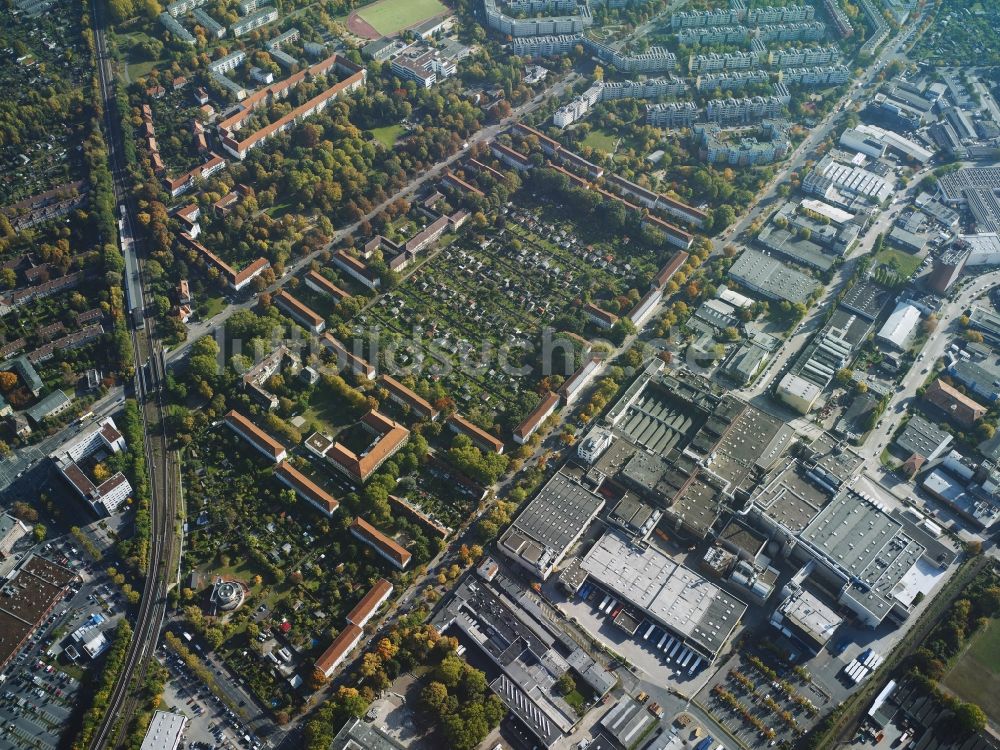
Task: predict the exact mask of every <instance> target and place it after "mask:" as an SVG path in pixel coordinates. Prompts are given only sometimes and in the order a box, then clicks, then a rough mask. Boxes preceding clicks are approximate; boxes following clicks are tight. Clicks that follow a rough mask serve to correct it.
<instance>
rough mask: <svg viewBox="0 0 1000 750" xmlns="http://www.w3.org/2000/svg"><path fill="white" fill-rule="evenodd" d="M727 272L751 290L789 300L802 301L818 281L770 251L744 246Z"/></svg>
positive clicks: (807, 296)
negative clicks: (772, 255)
mask: <svg viewBox="0 0 1000 750" xmlns="http://www.w3.org/2000/svg"><path fill="white" fill-rule="evenodd" d="M729 275H730V277H732V278H733V279H735V280H736V281H738V282H740V283H741V284H745V285H746V286H748V287H750V288H751V289H753V290H756V291H760V292H761V293H763V294H765V295H767V296H770V297H775V298H777V299H784V300H788V301H789V302H793V303H794V302H805V301H806V300H807V299H809V295H810V294H812V293H813V292H814V291H815V290H816V289H817V288H818V287H819V284H818V282H816V281H815V280H814V279H812V278H811V277H809V276H806V275H805V274H804V273H800V272H799V271H796V270H794V269H792V268H789V267H788V266H786V265H785V264H784V263H782V262H781V261H779V260H777V259H775V258H772V257H771V256H769V255H765V254H764V253H761V252H758V251H756V250H752V249H750V248H747V249H746V250H744V251H743V254H742V255H741V256H740V257H739V258H738V259H737V260H736V262H735V263H734V264H733V265H732V267H731V268H730V269H729Z"/></svg>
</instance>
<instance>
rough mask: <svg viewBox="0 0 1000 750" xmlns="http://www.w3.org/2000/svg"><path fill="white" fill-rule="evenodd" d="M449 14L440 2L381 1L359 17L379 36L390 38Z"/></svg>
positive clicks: (362, 10) (432, 0)
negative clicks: (435, 17) (404, 30)
mask: <svg viewBox="0 0 1000 750" xmlns="http://www.w3.org/2000/svg"><path fill="white" fill-rule="evenodd" d="M447 12H448V9H447V8H446V7H445V6H444V5H442V4H441V3H440V2H438V0H379V2H377V3H373V4H372V5H369V6H368V7H366V8H362V9H361V10H359V11H358V15H359V16H361V18H362V19H364V20H365V21H366V22H367V23H369V24H371V26H372V28H374V29H375V30H376V31H377V32H378V33H379V34H383V35H386V36H388V35H390V34H395V33H396V32H397V31H401V30H402V29H408V28H410V27H411V26H415V25H416V24H418V23H420V22H421V21H425V20H427V19H428V18H431V17H432V16H436V15H439V14H441V13H447Z"/></svg>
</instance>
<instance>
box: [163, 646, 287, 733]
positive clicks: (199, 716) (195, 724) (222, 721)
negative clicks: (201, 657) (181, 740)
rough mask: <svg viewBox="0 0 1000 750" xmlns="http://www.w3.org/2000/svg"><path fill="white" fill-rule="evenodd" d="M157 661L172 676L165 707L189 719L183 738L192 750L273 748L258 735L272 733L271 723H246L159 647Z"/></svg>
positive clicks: (181, 664) (180, 663)
mask: <svg viewBox="0 0 1000 750" xmlns="http://www.w3.org/2000/svg"><path fill="white" fill-rule="evenodd" d="M157 658H158V659H159V660H160V662H161V663H163V664H164V666H166V668H167V670H168V671H169V672H170V677H171V679H170V681H169V682H168V683H167V686H166V688H165V690H164V693H163V702H164V705H166V706H170V707H171V708H170V709H169V710H171V711H176V712H177V713H182V714H184V715H185V716H187V717H188V719H189V722H188V726H187V729H186V730H185V732H184V736H185V737H186V739H187V741H188V742H189V743H191V745H190V746H191V747H194V748H196V750H197V748H198V747H199V746H200V745H199V744H198V743H204V744H205V745H207V746H208V747H221V748H231V749H232V750H236V748H243V749H244V750H261V748H265V747H270V746H272V744H273V743H272V742H270V741H269V740H268V738H267V737H259V736H258V735H257V734H256V732H266V733H270V732H271V731H272V729H273V727H272V726H271V724H270V722H267V721H252V722H249V723H248V722H244V721H243V720H242V719H241V718H240V717H239V716H238V715H237V714H236V713H235V712H234V711H232V710H230V709H228V708H226V706H225V705H224V704H223V703H222V701H221V700H220V699H219V698H218V697H217V696H215V695H214V694H213V693H212V692H211V691H210V690H209V689H208V687H206V686H205V684H204V683H202V682H201V681H200V680H199V679H198V678H197V677H195V676H194V674H192V672H191V670H189V669H188V668H187V666H185V664H184V662H183V661H181V659H180V657H178V656H177V655H176V654H174V653H172V652H170V651H168V650H166V649H163V648H160V649H159V650H158V651H157Z"/></svg>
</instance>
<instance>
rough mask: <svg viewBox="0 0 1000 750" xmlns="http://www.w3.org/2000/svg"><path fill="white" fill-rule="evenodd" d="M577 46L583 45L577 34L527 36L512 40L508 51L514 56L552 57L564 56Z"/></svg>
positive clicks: (581, 38) (580, 37)
mask: <svg viewBox="0 0 1000 750" xmlns="http://www.w3.org/2000/svg"><path fill="white" fill-rule="evenodd" d="M578 44H579V45H581V46H582V45H583V37H582V36H581V35H579V34H559V35H554V36H553V35H546V36H529V37H519V38H516V39H514V40H512V41H511V43H510V49H511V52H513V53H514V54H515V55H526V56H531V57H554V56H555V55H565V54H566V53H567V52H570V51H571V50H572V49H573V48H574V47H575V46H576V45H578Z"/></svg>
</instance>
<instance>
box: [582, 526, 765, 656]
mask: <svg viewBox="0 0 1000 750" xmlns="http://www.w3.org/2000/svg"><path fill="white" fill-rule="evenodd" d="M580 569H581V570H582V571H583V572H585V573H586V574H587V577H586V578H584V579H582V582H583V583H587V582H590V583H596V584H598V585H600V586H601V587H602V588H603V589H605V590H607V591H608V592H610V593H611V594H612V596H616V597H618V598H619V599H620V600H621V601H622V602H625V603H626V604H628V605H629V606H631V607H632V608H633V609H634V610H635V612H634V614H637V615H639V614H641V615H643V616H645V617H646V619H647V620H648V621H649V623H650V624H656V625H660V626H662V627H663V628H665V629H666V630H667V632H668V633H669V634H673V635H676V636H678V637H679V639H680V640H681V642H682V643H683V644H684V646H685V647H687V648H688V649H690V650H692V651H694V652H695V653H696V654H697V655H699V656H701V657H702V658H704V659H705V660H706V661H712V660H713V659H714V658H715V657H716V655H717V654H718V653H719V652H720V651H721V650H722V647H723V646H724V645H725V643H726V641H727V640H728V639H729V637H730V636H731V635H732V633H733V631H734V630H735V629H736V626H737V625H738V624H739V622H740V620H741V619H742V618H743V615H744V613H745V612H746V610H747V605H746V604H744V603H743V602H741V601H740V600H739V599H737V598H736V597H734V596H731V595H730V594H728V593H726V592H725V591H723V590H722V589H720V588H719V587H718V586H716V585H715V584H714V583H712V582H711V581H709V580H707V579H706V578H703V577H702V576H700V575H698V574H697V573H695V572H694V571H693V570H689V569H688V568H685V567H684V566H683V565H680V564H678V563H676V562H674V561H673V560H671V559H670V558H669V557H667V556H666V555H665V554H663V553H662V552H660V551H659V550H657V549H656V548H654V547H653V546H651V545H634V544H632V543H631V542H630V541H629V539H628V537H627V536H625V535H624V534H622V533H620V532H618V531H608V532H606V533H605V534H604V536H602V537H601V538H600V539H599V540H598V541H597V542H596V543H595V544H594V546H593V547H591V549H590V551H589V552H588V553H587V555H586V556H585V557H584V558H583V559H582V560H581V561H580Z"/></svg>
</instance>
